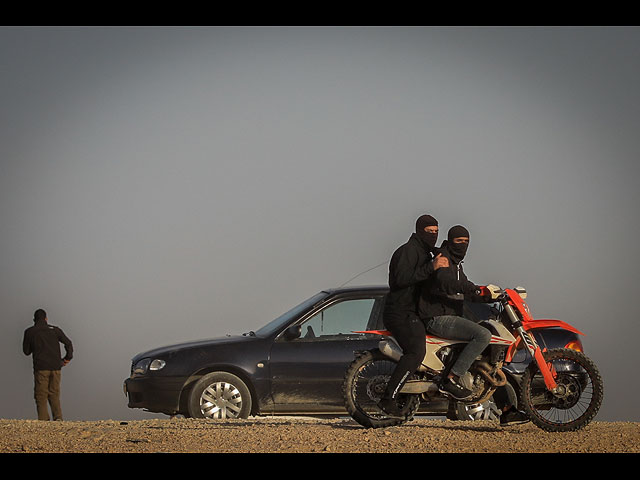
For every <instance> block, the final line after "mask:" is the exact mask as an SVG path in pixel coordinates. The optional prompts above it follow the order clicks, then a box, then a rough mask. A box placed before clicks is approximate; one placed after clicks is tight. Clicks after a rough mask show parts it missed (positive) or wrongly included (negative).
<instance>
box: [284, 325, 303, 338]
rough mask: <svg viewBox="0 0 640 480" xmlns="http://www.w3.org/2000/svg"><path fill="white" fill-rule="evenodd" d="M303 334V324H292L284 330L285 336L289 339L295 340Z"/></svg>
mask: <svg viewBox="0 0 640 480" xmlns="http://www.w3.org/2000/svg"><path fill="white" fill-rule="evenodd" d="M300 335H302V325H292V326H291V327H289V328H287V329H286V330H285V331H284V338H285V339H287V340H295V339H296V338H300Z"/></svg>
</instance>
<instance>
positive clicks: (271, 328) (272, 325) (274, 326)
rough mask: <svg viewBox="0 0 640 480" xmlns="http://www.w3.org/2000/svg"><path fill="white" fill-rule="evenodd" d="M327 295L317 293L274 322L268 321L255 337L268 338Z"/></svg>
mask: <svg viewBox="0 0 640 480" xmlns="http://www.w3.org/2000/svg"><path fill="white" fill-rule="evenodd" d="M328 295H329V294H328V293H327V292H320V293H317V294H316V295H314V296H313V297H311V298H309V299H307V300H305V301H304V302H302V303H301V304H299V305H297V306H295V307H293V308H292V309H291V310H289V311H288V312H286V313H283V314H282V315H280V316H279V317H278V318H276V319H275V320H272V321H270V322H269V323H267V324H266V325H265V326H264V327H262V328H260V329H258V330H256V332H255V335H256V336H258V337H268V336H269V335H271V334H273V333H275V332H276V331H278V330H280V329H281V328H282V327H283V326H285V325H286V324H288V323H289V322H290V321H291V320H292V319H293V318H294V317H297V316H298V315H300V314H301V313H303V312H305V311H306V310H308V309H309V308H311V307H313V306H314V305H315V304H316V303H318V302H319V301H321V300H323V299H325V298H327V296H328Z"/></svg>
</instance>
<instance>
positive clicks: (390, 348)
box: [378, 340, 402, 362]
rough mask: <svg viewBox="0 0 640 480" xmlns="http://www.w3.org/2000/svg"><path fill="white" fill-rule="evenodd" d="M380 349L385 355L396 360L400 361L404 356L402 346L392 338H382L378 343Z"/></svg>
mask: <svg viewBox="0 0 640 480" xmlns="http://www.w3.org/2000/svg"><path fill="white" fill-rule="evenodd" d="M378 350H380V351H381V352H382V354H383V355H385V356H387V357H389V358H391V359H392V360H395V361H396V362H398V361H400V358H402V348H400V345H398V344H397V343H396V342H393V341H391V340H380V342H379V343H378Z"/></svg>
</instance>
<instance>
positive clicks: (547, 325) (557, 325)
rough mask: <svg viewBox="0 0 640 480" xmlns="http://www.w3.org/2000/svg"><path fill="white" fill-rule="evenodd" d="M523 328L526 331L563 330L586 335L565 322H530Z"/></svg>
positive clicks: (525, 323) (524, 324) (545, 320)
mask: <svg viewBox="0 0 640 480" xmlns="http://www.w3.org/2000/svg"><path fill="white" fill-rule="evenodd" d="M523 326H524V329H525V330H533V329H536V328H554V327H555V328H562V329H564V330H568V331H570V332H573V333H576V334H578V335H584V333H582V332H581V331H580V330H578V329H577V328H575V327H573V326H571V325H569V324H568V323H567V322H563V321H562V320H548V319H543V320H529V321H528V322H523Z"/></svg>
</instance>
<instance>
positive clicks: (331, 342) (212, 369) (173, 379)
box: [124, 286, 582, 420]
mask: <svg viewBox="0 0 640 480" xmlns="http://www.w3.org/2000/svg"><path fill="white" fill-rule="evenodd" d="M387 292H388V287H386V286H380V287H349V288H337V289H330V290H324V291H322V292H320V293H318V294H316V295H314V296H312V297H311V298H309V299H307V300H305V301H304V302H302V303H301V304H299V305H297V306H296V307H294V308H292V309H291V310H289V311H288V312H286V313H285V314H283V315H281V316H280V317H278V318H276V319H275V320H273V321H271V322H269V323H267V324H266V325H264V326H263V327H262V328H260V329H258V330H256V331H255V332H253V331H252V332H247V333H243V334H242V335H237V336H231V335H227V336H224V337H219V338H213V339H210V340H200V341H194V342H189V343H182V344H178V345H171V346H166V347H162V348H157V349H154V350H150V351H148V352H144V353H140V354H138V355H136V356H135V357H134V358H133V359H132V366H131V375H130V376H129V378H127V379H126V380H125V382H124V391H125V395H127V397H128V406H129V407H130V408H142V409H145V410H147V411H150V412H159V413H165V414H167V415H184V416H185V417H194V418H218V419H224V418H247V417H248V416H250V415H278V414H280V415H346V414H347V412H346V408H345V406H344V399H343V394H342V382H343V380H344V375H345V371H346V369H347V367H348V366H349V364H350V363H351V362H352V361H353V359H354V352H356V351H362V350H370V349H374V348H377V346H378V342H379V341H380V337H379V336H378V335H374V334H366V333H354V332H358V331H364V330H380V329H383V328H384V327H383V325H382V310H383V306H384V301H385V298H386V294H387ZM465 310H466V314H465V315H466V316H467V317H468V318H470V319H472V320H475V321H481V320H483V319H487V318H490V317H491V316H493V315H495V314H496V312H495V310H493V308H492V305H491V304H481V303H469V304H466V305H465ZM534 335H535V336H536V339H537V340H538V342H539V343H540V345H541V346H542V347H543V348H544V347H547V348H559V347H570V348H575V349H582V345H581V343H580V340H579V338H578V337H577V335H576V334H574V333H572V332H569V331H567V330H563V329H559V328H543V329H539V330H534ZM515 360H516V361H515V362H514V363H511V364H510V365H509V366H508V371H507V375H508V378H509V380H510V382H511V383H512V385H513V386H514V388H515V389H516V390H517V389H518V380H519V377H520V375H521V374H522V373H523V372H524V369H525V367H526V366H527V365H528V364H529V362H530V360H531V358H530V357H529V356H528V354H527V353H526V352H525V350H520V351H519V352H518V354H517V356H516V359H515ZM505 370H506V368H505ZM418 413H419V414H422V415H447V417H448V418H452V419H461V420H462V419H464V420H473V419H492V418H497V415H496V412H495V405H494V404H493V402H491V401H489V402H486V403H485V404H483V405H463V404H459V403H458V402H453V401H451V402H449V401H442V402H439V403H433V402H432V403H423V404H422V406H421V408H420V410H419V412H418Z"/></svg>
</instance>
